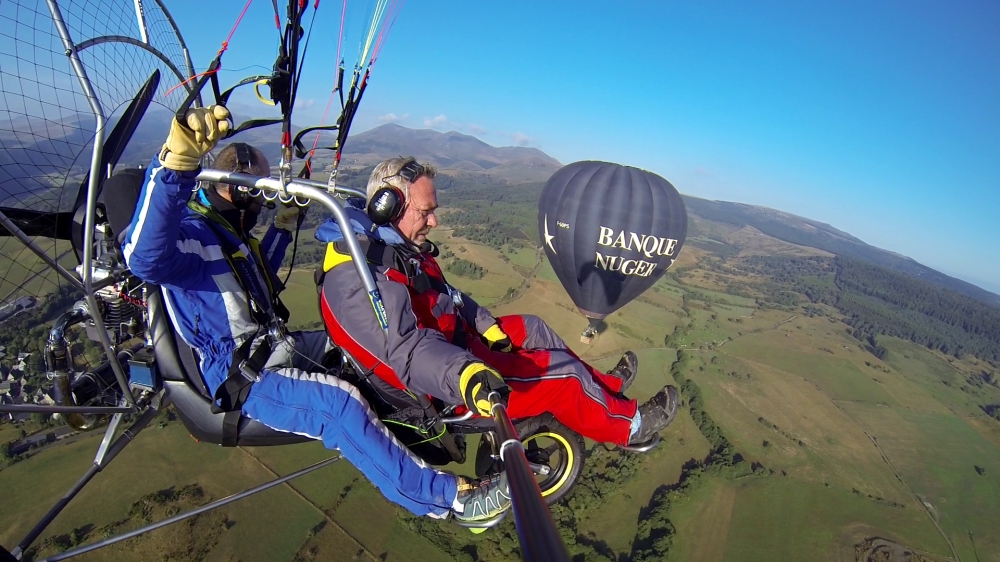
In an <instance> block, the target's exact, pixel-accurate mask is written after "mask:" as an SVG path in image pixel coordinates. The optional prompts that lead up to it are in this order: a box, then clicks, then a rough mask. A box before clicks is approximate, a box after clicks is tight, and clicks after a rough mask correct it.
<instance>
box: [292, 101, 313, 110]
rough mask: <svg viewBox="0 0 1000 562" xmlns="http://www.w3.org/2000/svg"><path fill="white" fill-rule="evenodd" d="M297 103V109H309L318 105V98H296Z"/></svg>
mask: <svg viewBox="0 0 1000 562" xmlns="http://www.w3.org/2000/svg"><path fill="white" fill-rule="evenodd" d="M295 104H296V105H297V106H298V107H297V108H296V109H309V108H310V107H312V106H314V105H316V100H301V101H300V100H295Z"/></svg>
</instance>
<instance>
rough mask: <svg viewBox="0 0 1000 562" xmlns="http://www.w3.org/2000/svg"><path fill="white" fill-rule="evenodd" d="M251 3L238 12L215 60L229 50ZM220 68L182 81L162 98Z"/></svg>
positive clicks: (219, 58) (248, 0) (219, 67)
mask: <svg viewBox="0 0 1000 562" xmlns="http://www.w3.org/2000/svg"><path fill="white" fill-rule="evenodd" d="M251 2H253V0H247V3H246V5H245V6H243V11H242V12H240V17H238V18H236V23H235V24H233V28H232V29H230V30H229V36H228V37H226V40H225V41H223V42H222V47H221V48H220V49H219V52H217V53H215V58H216V60H221V57H222V53H225V52H226V49H228V48H229V41H230V40H231V39H232V38H233V35H234V34H235V33H236V28H238V27H239V26H240V22H241V21H243V16H244V15H246V13H247V9H248V8H249V7H250V3H251ZM221 68H222V66H221V65H219V66H217V67H216V68H215V69H214V70H208V71H205V72H202V73H201V74H195V75H194V76H191V77H190V78H188V79H187V80H184V81H183V82H181V83H180V84H177V85H176V86H174V87H173V88H170V89H169V90H167V93H165V94H163V96H164V97H166V96H169V95H170V93H171V92H173V91H174V90H176V89H177V88H180V87H181V86H183V85H185V84H187V83H188V82H191V81H192V80H200V79H201V78H203V77H205V76H209V75H211V74H216V73H218V72H219V70H220V69H221Z"/></svg>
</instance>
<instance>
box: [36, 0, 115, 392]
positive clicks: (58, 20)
mask: <svg viewBox="0 0 1000 562" xmlns="http://www.w3.org/2000/svg"><path fill="white" fill-rule="evenodd" d="M45 3H46V4H47V5H48V7H49V13H50V14H51V15H52V23H53V24H54V25H55V27H56V31H58V32H59V38H60V39H61V40H62V43H63V47H65V48H66V56H68V57H69V60H70V64H71V66H72V67H73V72H74V73H75V74H76V78H77V80H78V81H79V82H80V87H81V88H82V89H83V94H84V95H85V96H86V97H87V103H88V104H90V109H91V111H93V113H94V118H95V119H96V120H97V125H96V128H95V131H94V151H93V154H92V155H91V159H90V181H89V183H88V185H87V213H86V215H85V217H84V223H83V264H82V265H83V271H82V274H83V275H82V278H83V279H82V281H83V296H84V298H85V299H86V300H87V305H88V306H89V307H90V310H100V309H99V308H98V306H97V298H96V297H95V296H94V287H93V273H94V218H95V217H94V214H95V209H96V208H97V187H98V184H99V182H100V178H101V177H102V176H101V174H102V173H104V171H103V170H101V155H102V152H103V150H104V127H105V126H106V124H107V120H106V117H105V115H104V109H103V108H102V107H101V100H99V99H98V98H97V94H96V93H95V92H94V89H93V87H92V86H91V84H90V79H89V78H88V77H87V71H86V69H85V68H84V67H83V61H81V60H80V56H79V54H78V53H77V51H76V46H75V45H74V44H73V40H72V39H71V38H70V35H69V29H67V27H66V21H65V20H63V17H62V12H61V11H60V10H59V5H58V4H57V3H56V0H45ZM93 320H94V327H95V328H96V329H97V337H98V339H99V340H100V342H101V346H102V347H103V348H104V354H105V355H107V357H108V361H110V363H111V370H112V371H114V373H115V378H116V379H118V385H119V386H120V387H121V389H122V393H123V395H124V397H125V400H127V401H128V403H129V404H133V405H134V404H135V398H133V396H132V392H131V391H130V390H129V388H128V379H126V378H125V371H124V370H123V369H122V366H121V365H120V364H119V363H118V359H117V354H116V353H115V352H114V348H113V347H114V346H112V344H111V338H109V337H108V332H107V330H106V329H105V328H104V321H103V320H102V319H101V316H100V314H95V315H94V317H93Z"/></svg>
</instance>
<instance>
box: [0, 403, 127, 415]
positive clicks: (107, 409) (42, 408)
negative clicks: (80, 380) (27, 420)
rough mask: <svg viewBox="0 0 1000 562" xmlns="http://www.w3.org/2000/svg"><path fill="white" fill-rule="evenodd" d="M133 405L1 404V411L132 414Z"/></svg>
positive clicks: (13, 412) (12, 412)
mask: <svg viewBox="0 0 1000 562" xmlns="http://www.w3.org/2000/svg"><path fill="white" fill-rule="evenodd" d="M135 411H136V409H135V407H133V406H49V405H46V404H0V412H6V413H11V414H15V413H24V414H117V413H124V414H131V413H134V412H135Z"/></svg>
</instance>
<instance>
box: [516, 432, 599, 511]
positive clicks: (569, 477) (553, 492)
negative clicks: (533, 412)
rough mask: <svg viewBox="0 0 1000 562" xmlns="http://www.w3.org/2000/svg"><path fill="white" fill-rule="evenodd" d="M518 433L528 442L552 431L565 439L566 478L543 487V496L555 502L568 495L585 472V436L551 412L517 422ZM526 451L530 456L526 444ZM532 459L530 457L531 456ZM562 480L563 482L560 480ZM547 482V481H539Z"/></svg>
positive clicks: (524, 441) (548, 502)
mask: <svg viewBox="0 0 1000 562" xmlns="http://www.w3.org/2000/svg"><path fill="white" fill-rule="evenodd" d="M515 428H516V429H517V433H518V435H519V436H520V437H521V442H522V443H526V442H528V441H530V438H531V437H532V436H534V435H538V434H541V433H552V434H554V435H556V436H558V438H559V439H561V440H562V441H563V443H562V445H563V449H565V448H566V447H568V448H569V451H568V452H569V456H570V464H569V466H567V467H565V468H564V471H565V472H564V473H563V474H566V477H565V479H563V478H562V477H559V478H558V479H556V481H555V482H553V483H552V484H548V485H546V486H545V488H542V490H541V491H542V497H543V498H544V499H545V503H547V504H554V503H556V502H558V501H559V500H561V499H563V498H564V497H566V494H568V493H570V492H571V491H572V490H573V486H575V485H576V482H577V480H579V479H580V475H581V474H582V473H583V461H584V453H585V452H586V449H585V448H584V443H583V437H581V436H580V434H579V433H577V432H575V431H573V430H572V429H570V428H568V427H566V426H565V425H563V424H561V423H559V421H557V420H556V419H555V418H554V417H553V416H552V415H551V414H544V415H541V416H538V417H534V418H529V419H526V420H523V421H520V422H518V423H517V424H515ZM524 450H525V453H526V454H527V455H528V456H530V449H529V447H528V446H527V445H526V446H525V448H524ZM529 460H530V458H529ZM550 478H556V477H555V476H550ZM560 480H562V484H561V485H558V484H559V481H560ZM541 484H545V481H544V480H543V481H542V482H540V483H539V485H540V487H541ZM552 485H558V488H557V489H553V488H552Z"/></svg>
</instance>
